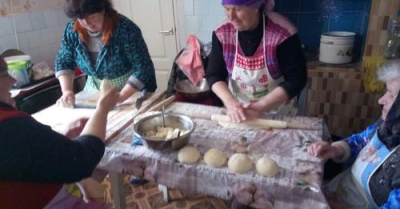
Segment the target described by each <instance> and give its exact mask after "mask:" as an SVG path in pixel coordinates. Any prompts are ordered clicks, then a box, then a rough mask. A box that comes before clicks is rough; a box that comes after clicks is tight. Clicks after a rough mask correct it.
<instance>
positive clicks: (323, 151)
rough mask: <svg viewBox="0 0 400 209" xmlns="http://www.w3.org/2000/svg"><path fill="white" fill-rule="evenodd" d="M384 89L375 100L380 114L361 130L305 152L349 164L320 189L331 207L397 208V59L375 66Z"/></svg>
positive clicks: (399, 127) (399, 162) (399, 76)
mask: <svg viewBox="0 0 400 209" xmlns="http://www.w3.org/2000/svg"><path fill="white" fill-rule="evenodd" d="M378 78H379V79H380V80H381V81H383V82H385V83H386V92H385V94H384V95H383V96H382V97H381V98H380V99H379V100H378V103H379V104H380V105H382V116H381V118H380V119H378V121H376V122H375V123H373V124H372V125H370V126H369V127H367V128H366V129H365V130H364V131H363V132H361V133H358V134H354V135H352V136H351V137H349V138H346V139H343V140H341V141H338V142H334V143H332V144H329V143H327V142H316V143H313V144H311V145H310V146H309V147H308V153H309V154H311V155H314V156H317V157H319V158H322V159H324V160H327V159H333V160H334V161H337V162H343V163H345V165H351V167H350V168H348V169H347V170H346V171H344V172H343V173H341V174H339V175H338V176H337V177H335V178H334V179H333V180H332V181H331V182H329V183H328V184H327V185H326V186H325V187H324V188H323V190H324V193H325V195H326V197H327V199H328V202H329V203H330V205H331V207H332V208H342V209H343V208H378V207H379V208H388V209H389V208H400V146H399V145H400V92H399V90H400V60H394V61H389V62H388V63H386V64H385V65H384V66H383V67H381V68H380V69H378Z"/></svg>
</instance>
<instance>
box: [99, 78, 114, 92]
mask: <svg viewBox="0 0 400 209" xmlns="http://www.w3.org/2000/svg"><path fill="white" fill-rule="evenodd" d="M111 87H112V85H111V83H110V81H109V80H108V79H103V80H102V81H101V84H100V94H102V95H103V94H104V93H106V92H107V91H108V90H109V89H110V88H111Z"/></svg>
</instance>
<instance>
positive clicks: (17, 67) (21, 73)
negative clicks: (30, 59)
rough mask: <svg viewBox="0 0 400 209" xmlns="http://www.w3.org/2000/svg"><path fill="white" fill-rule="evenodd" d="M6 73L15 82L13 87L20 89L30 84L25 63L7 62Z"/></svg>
mask: <svg viewBox="0 0 400 209" xmlns="http://www.w3.org/2000/svg"><path fill="white" fill-rule="evenodd" d="M7 66H8V73H9V74H10V75H11V76H12V77H13V78H14V79H15V80H16V83H15V84H14V86H15V87H21V86H23V85H26V84H28V83H29V82H30V79H29V74H28V71H27V63H26V61H10V62H7Z"/></svg>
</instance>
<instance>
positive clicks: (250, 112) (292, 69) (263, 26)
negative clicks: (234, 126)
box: [206, 0, 307, 123]
mask: <svg viewBox="0 0 400 209" xmlns="http://www.w3.org/2000/svg"><path fill="white" fill-rule="evenodd" d="M222 5H223V6H224V8H225V13H226V16H227V19H226V20H225V21H223V22H222V23H221V24H220V25H219V26H218V27H217V28H216V29H215V30H214V32H213V37H212V50H211V54H210V56H209V64H208V68H207V70H206V78H207V82H208V84H209V85H210V87H211V89H212V90H213V92H215V94H216V95H217V96H218V97H219V98H220V99H221V100H222V102H223V103H224V105H225V107H226V108H227V114H228V115H229V117H230V119H231V121H233V122H236V123H239V122H241V121H245V120H248V119H252V118H256V117H259V116H260V115H262V114H264V113H268V112H269V113H277V114H283V115H296V114H297V108H296V106H297V103H296V100H295V97H296V96H297V95H298V94H299V93H300V92H301V90H302V89H303V88H304V86H305V84H306V80H307V70H306V62H305V57H304V54H303V51H302V48H301V44H300V40H299V37H298V34H297V30H296V28H295V27H294V26H293V25H292V24H291V23H290V22H289V21H288V20H287V18H285V17H284V16H282V15H280V14H278V13H275V12H271V10H272V8H273V6H274V2H273V0H222Z"/></svg>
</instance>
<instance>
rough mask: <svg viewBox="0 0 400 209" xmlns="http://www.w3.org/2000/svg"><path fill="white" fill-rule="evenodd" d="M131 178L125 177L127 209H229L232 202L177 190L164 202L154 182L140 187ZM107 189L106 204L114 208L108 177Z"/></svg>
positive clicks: (144, 183)
mask: <svg viewBox="0 0 400 209" xmlns="http://www.w3.org/2000/svg"><path fill="white" fill-rule="evenodd" d="M128 179H129V176H125V181H124V189H125V194H126V208H127V209H156V208H160V209H173V208H188V209H189V208H190V209H229V208H230V207H231V206H230V205H231V204H230V202H228V201H224V200H221V199H218V198H215V197H210V196H204V195H199V194H188V193H186V192H185V193H184V192H180V191H179V190H176V189H169V190H168V194H169V200H170V201H169V202H164V200H163V196H162V193H161V192H160V191H159V190H158V185H157V184H155V183H152V182H143V183H142V184H141V185H139V186H132V185H131V184H129V181H128ZM102 184H103V185H104V186H105V188H106V204H107V206H108V207H109V208H115V207H114V201H113V199H112V194H111V184H110V181H109V179H108V177H107V178H106V179H105V180H104V181H103V183H102Z"/></svg>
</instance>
